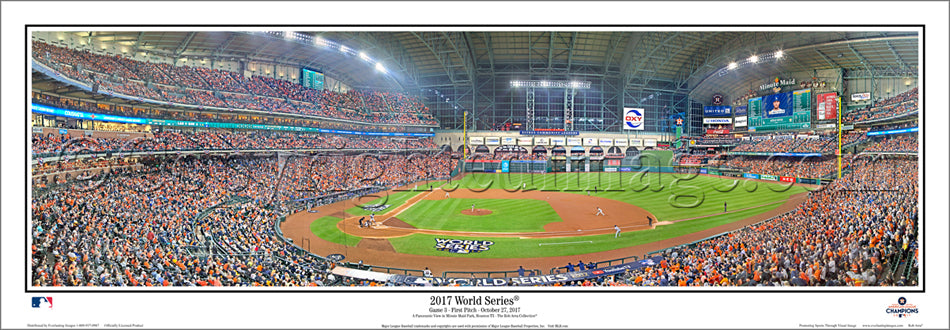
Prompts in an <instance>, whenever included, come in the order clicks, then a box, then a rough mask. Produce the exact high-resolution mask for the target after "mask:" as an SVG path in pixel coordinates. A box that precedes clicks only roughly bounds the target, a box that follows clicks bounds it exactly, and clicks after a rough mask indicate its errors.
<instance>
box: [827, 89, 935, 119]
mask: <svg viewBox="0 0 950 330" xmlns="http://www.w3.org/2000/svg"><path fill="white" fill-rule="evenodd" d="M917 100H918V93H917V87H914V88H913V89H911V90H908V91H906V92H903V93H900V94H897V96H894V97H889V98H887V99H884V100H881V101H878V102H875V103H874V105H873V106H870V105H869V106H867V107H866V108H864V109H859V110H855V111H852V112H849V113H847V114H845V116H844V122H846V123H855V122H863V121H869V120H874V119H880V118H888V117H897V116H900V115H903V114H906V113H910V112H914V111H916V110H917V109H918V107H917Z"/></svg>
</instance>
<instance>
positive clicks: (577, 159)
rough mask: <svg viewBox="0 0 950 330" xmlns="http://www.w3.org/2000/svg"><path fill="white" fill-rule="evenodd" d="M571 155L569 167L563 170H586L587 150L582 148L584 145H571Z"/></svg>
mask: <svg viewBox="0 0 950 330" xmlns="http://www.w3.org/2000/svg"><path fill="white" fill-rule="evenodd" d="M570 156H571V157H570V158H569V161H570V165H571V167H570V169H569V170H567V171H565V172H584V171H585V170H587V166H586V165H587V151H585V150H584V147H581V146H573V147H571V155H570Z"/></svg>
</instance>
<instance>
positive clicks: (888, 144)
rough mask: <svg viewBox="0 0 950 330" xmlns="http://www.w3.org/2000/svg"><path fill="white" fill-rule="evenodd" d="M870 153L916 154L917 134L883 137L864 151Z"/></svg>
mask: <svg viewBox="0 0 950 330" xmlns="http://www.w3.org/2000/svg"><path fill="white" fill-rule="evenodd" d="M864 150H865V151H872V152H917V134H907V135H899V136H892V137H885V138H883V139H881V140H879V141H876V142H874V143H872V144H871V145H869V146H868V147H867V148H865V149H864Z"/></svg>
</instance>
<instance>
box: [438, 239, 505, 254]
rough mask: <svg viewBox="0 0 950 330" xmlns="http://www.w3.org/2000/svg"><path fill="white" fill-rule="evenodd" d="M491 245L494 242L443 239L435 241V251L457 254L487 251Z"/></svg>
mask: <svg viewBox="0 0 950 330" xmlns="http://www.w3.org/2000/svg"><path fill="white" fill-rule="evenodd" d="M492 245H495V242H492V241H477V240H472V241H469V240H460V239H444V238H436V239H435V249H436V250H439V251H448V252H452V253H459V254H468V253H476V252H483V251H488V249H489V248H490V247H491V246H492Z"/></svg>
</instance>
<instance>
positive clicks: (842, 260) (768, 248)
mask: <svg viewBox="0 0 950 330" xmlns="http://www.w3.org/2000/svg"><path fill="white" fill-rule="evenodd" d="M853 168H854V171H853V172H852V173H851V174H849V175H848V176H846V177H844V178H842V179H840V180H837V181H835V182H834V183H832V184H831V185H830V186H828V187H825V188H823V189H820V190H818V191H814V192H811V193H809V197H808V199H807V200H806V201H805V202H804V203H803V204H802V205H800V206H799V207H798V208H796V209H795V210H794V211H792V212H791V213H789V214H786V215H783V216H780V217H778V218H776V219H773V220H770V221H768V222H765V223H762V224H759V225H753V226H748V227H745V228H743V229H741V230H738V231H735V232H732V233H729V234H726V235H722V236H718V237H716V238H713V239H709V240H704V241H702V242H699V243H698V244H696V245H695V246H693V245H691V246H688V247H684V248H677V249H672V250H669V252H666V253H663V257H664V260H663V261H662V262H660V264H659V265H658V266H655V267H647V268H643V269H638V270H636V271H632V272H628V273H627V274H625V275H624V279H623V281H625V282H628V283H631V284H633V285H635V286H905V285H906V286H913V285H916V278H914V277H912V278H905V277H904V274H907V273H910V274H913V272H906V273H905V272H900V273H895V272H894V270H895V266H896V265H897V264H896V263H897V262H899V261H900V260H909V259H910V256H912V255H913V254H914V252H915V249H916V235H917V198H918V185H917V162H916V161H914V160H879V161H867V160H863V161H861V162H859V163H857V164H855V166H854V167H853ZM906 267H916V265H915V263H912V262H907V266H906Z"/></svg>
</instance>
